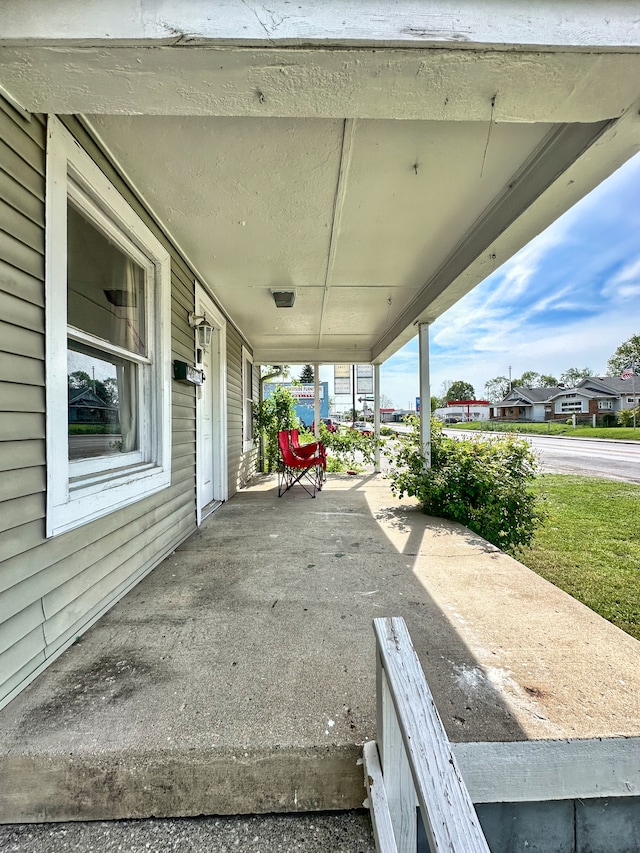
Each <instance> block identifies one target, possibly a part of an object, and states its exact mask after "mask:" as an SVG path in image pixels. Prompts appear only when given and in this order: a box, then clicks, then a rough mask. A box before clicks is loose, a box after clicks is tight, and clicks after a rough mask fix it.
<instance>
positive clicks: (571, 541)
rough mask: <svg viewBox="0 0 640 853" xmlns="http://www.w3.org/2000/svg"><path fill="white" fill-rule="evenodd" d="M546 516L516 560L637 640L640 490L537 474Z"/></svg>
mask: <svg viewBox="0 0 640 853" xmlns="http://www.w3.org/2000/svg"><path fill="white" fill-rule="evenodd" d="M534 488H535V490H536V491H537V492H538V493H539V494H541V495H542V496H543V497H544V499H545V505H546V508H547V511H548V513H549V517H548V519H547V522H546V524H545V525H544V526H542V527H540V528H539V529H538V532H537V533H536V538H535V540H534V542H533V545H532V546H531V547H530V548H525V549H524V550H523V551H522V552H521V553H520V554H519V555H518V559H519V560H520V561H521V562H522V563H524V564H525V565H526V566H528V567H529V568H530V569H533V571H534V572H536V573H537V574H539V575H541V576H542V577H544V578H546V579H547V580H549V581H551V583H553V584H555V585H556V586H558V587H560V589H563V590H565V592H568V593H569V594H570V595H572V596H574V598H577V599H578V600H579V601H582V602H583V603H584V604H586V605H587V607H590V608H591V609H592V610H595V612H596V613H599V614H600V615H601V616H604V618H605V619H608V620H609V621H610V622H613V624H614V625H617V626H618V627H619V628H622V630H623V631H626V632H627V634H631V636H632V637H636V639H638V640H640V485H634V484H631V483H619V482H614V481H612V480H601V479H597V478H594V477H577V476H576V477H574V476H567V475H564V474H544V475H540V476H539V477H538V478H537V480H536V482H535V484H534Z"/></svg>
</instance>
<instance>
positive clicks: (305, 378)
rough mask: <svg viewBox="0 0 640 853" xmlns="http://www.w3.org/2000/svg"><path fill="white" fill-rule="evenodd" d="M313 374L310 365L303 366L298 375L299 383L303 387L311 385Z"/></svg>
mask: <svg viewBox="0 0 640 853" xmlns="http://www.w3.org/2000/svg"><path fill="white" fill-rule="evenodd" d="M314 378H315V374H314V372H313V365H312V364H305V365H304V367H303V368H302V372H301V373H300V382H302V384H303V385H311V384H312V383H313V381H314Z"/></svg>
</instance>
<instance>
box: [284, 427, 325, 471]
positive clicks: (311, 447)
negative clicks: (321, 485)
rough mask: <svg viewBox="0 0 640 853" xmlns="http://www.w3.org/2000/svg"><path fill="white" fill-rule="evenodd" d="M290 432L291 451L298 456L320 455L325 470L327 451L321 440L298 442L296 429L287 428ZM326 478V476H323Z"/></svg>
mask: <svg viewBox="0 0 640 853" xmlns="http://www.w3.org/2000/svg"><path fill="white" fill-rule="evenodd" d="M289 432H290V434H291V447H292V448H293V452H294V453H295V454H296V455H298V456H314V455H315V456H320V457H321V459H322V470H323V472H326V470H327V451H326V448H325V446H324V444H323V443H322V442H321V441H309V442H308V443H307V444H300V439H299V435H298V430H297V429H292V430H289ZM323 480H326V476H323Z"/></svg>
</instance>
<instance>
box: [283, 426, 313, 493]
mask: <svg viewBox="0 0 640 853" xmlns="http://www.w3.org/2000/svg"><path fill="white" fill-rule="evenodd" d="M278 446H279V448H280V465H279V468H278V497H279V498H280V497H282V495H283V494H284V493H285V492H288V491H289V489H290V488H291V487H292V486H295V484H296V483H299V484H300V485H301V486H302V488H303V489H304V490H305V492H306V493H307V494H308V495H310V496H311V497H312V498H315V496H316V492H317V491H319V490H320V489H321V488H322V476H323V471H324V469H323V461H324V460H323V458H322V456H321V455H320V454H319V453H313V454H310V455H308V456H301V455H299V454H298V453H296V452H295V451H294V448H293V447H292V445H291V432H290V430H281V431H280V432H279V433H278Z"/></svg>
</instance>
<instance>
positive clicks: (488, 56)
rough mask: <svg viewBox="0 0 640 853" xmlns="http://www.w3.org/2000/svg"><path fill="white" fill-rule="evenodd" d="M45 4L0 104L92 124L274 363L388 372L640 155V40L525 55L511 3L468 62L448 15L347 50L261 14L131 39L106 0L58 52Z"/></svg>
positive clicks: (6, 51) (239, 7)
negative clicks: (379, 367) (425, 332)
mask: <svg viewBox="0 0 640 853" xmlns="http://www.w3.org/2000/svg"><path fill="white" fill-rule="evenodd" d="M10 5H13V4H10ZM37 5H38V4H37V3H23V4H22V5H20V4H16V5H15V9H16V10H17V11H16V12H15V14H14V18H13V21H12V24H13V26H9V27H8V28H7V31H6V32H5V35H4V38H0V85H1V86H2V87H3V88H4V89H5V91H6V92H7V93H8V94H9V95H11V96H12V97H13V98H14V99H15V100H16V101H17V102H18V103H19V104H20V105H22V106H23V107H25V108H26V109H28V110H30V111H34V112H55V113H61V114H64V113H80V114H82V115H84V116H85V117H86V121H87V123H88V125H89V126H90V128H91V130H92V131H93V132H94V133H95V134H96V135H97V136H98V137H99V139H100V140H101V141H102V143H103V144H104V146H105V147H106V148H107V150H108V151H109V152H110V154H111V156H112V157H113V159H114V160H115V161H116V163H117V164H118V165H119V167H120V168H121V169H122V170H123V172H124V173H125V174H126V176H127V177H128V178H129V180H130V181H131V182H132V183H133V185H134V186H135V187H136V188H137V190H138V191H139V192H140V194H141V195H142V196H143V197H144V199H145V201H146V202H147V203H148V204H149V206H150V207H151V208H152V209H153V211H154V212H155V214H156V215H157V217H158V219H159V221H160V222H161V223H162V225H163V226H164V227H165V229H166V230H167V232H168V233H169V234H170V235H171V236H172V238H173V239H174V240H175V241H176V242H177V244H178V245H179V246H180V247H181V249H182V250H183V251H184V253H185V254H186V256H187V258H188V259H189V261H190V262H191V263H192V265H193V266H194V268H195V269H196V270H197V273H198V276H199V278H200V279H201V280H202V282H203V283H204V284H205V285H206V286H207V287H208V288H209V289H210V290H211V291H212V293H213V294H214V296H215V297H216V298H217V299H218V301H219V302H220V304H221V306H222V307H223V309H224V310H225V311H226V312H227V314H228V315H229V316H230V317H231V318H232V319H233V321H234V322H236V323H237V325H238V326H239V327H240V328H241V330H242V332H243V333H244V334H245V336H246V337H247V339H248V341H249V343H250V344H251V345H252V346H253V347H254V351H255V356H256V360H258V361H262V362H264V363H279V362H282V361H287V362H294V363H298V362H303V363H306V362H315V361H319V362H332V361H370V360H371V361H377V362H380V361H383V360H384V359H385V358H387V357H388V356H389V355H390V354H392V353H393V352H394V351H395V350H396V349H398V348H399V347H400V346H402V344H404V343H405V342H406V341H407V340H409V339H410V338H411V337H412V336H413V334H415V332H416V330H417V329H416V323H418V322H430V321H432V320H433V319H435V318H436V317H437V316H439V315H440V314H441V313H442V312H443V311H444V310H446V308H447V307H449V306H450V305H451V304H453V302H455V301H456V300H457V299H458V298H460V296H462V295H463V294H464V293H466V292H467V291H468V290H470V289H471V288H472V287H473V286H474V285H475V284H477V283H478V282H479V281H480V280H482V279H483V278H484V277H485V276H486V275H487V274H489V273H490V272H491V271H492V270H493V269H495V268H496V267H497V266H499V265H500V264H501V263H503V262H504V261H505V260H506V259H507V258H508V257H509V256H510V255H511V254H512V253H513V252H514V251H516V250H517V249H518V248H520V246H522V245H524V243H526V242H527V241H528V240H529V239H531V238H532V237H533V236H535V234H537V233H538V232H539V231H540V230H542V229H543V228H544V227H545V226H546V225H548V224H549V223H550V222H552V221H553V220H554V219H555V218H556V217H557V216H558V215H560V214H561V213H562V212H563V211H564V210H566V209H567V208H568V207H569V206H571V205H572V204H573V203H575V201H577V200H578V199H579V198H580V197H581V196H582V195H584V194H585V193H586V192H588V191H589V190H590V189H591V188H592V187H593V186H595V185H596V184H597V183H599V182H600V181H601V180H602V179H603V178H604V177H606V176H607V175H608V174H610V173H611V172H612V171H613V170H614V169H615V168H617V166H619V165H620V164H621V163H622V162H624V161H625V160H626V159H628V158H629V157H630V156H632V155H633V154H634V153H635V152H636V151H637V150H638V149H639V148H640V119H639V117H638V103H637V100H638V98H639V96H640V82H639V81H640V64H639V62H640V56H639V55H638V53H637V49H638V44H637V42H638V36H637V34H634V32H635V31H634V30H633V27H634V26H635V25H633V24H632V23H631V22H629V27H627V28H626V29H625V28H621V27H618V29H619V30H620V33H618V32H617V30H616V35H615V39H616V43H615V44H609V43H607V44H606V45H605V47H604V48H602V47H600V48H596V47H595V45H594V43H593V42H598V43H601V42H602V39H603V37H604V36H603V35H602V28H600V29H599V30H598V28H597V27H596V26H595V23H594V26H593V27H592V29H591V31H590V33H591V36H590V37H589V38H586V39H585V38H584V37H583V38H582V41H581V42H579V41H578V40H576V41H575V43H569V42H570V38H569V36H567V42H568V43H567V46H566V47H561V46H558V45H557V44H556V43H555V41H554V40H553V39H549V43H548V44H546V45H545V46H544V48H543V49H540V48H532V47H531V46H529V48H528V49H527V50H524V49H523V42H522V40H521V41H520V42H519V43H516V39H518V38H520V39H522V36H518V33H519V32H520V30H521V29H522V25H523V20H524V18H525V17H526V15H525V9H524V4H522V3H517V2H514V3H513V4H512V5H513V6H514V8H515V7H522V8H520V9H519V11H518V14H517V15H515V16H514V22H515V23H514V27H513V28H512V29H513V32H512V34H511V39H512V40H513V46H515V47H517V48H519V49H517V50H508V49H507V45H508V44H509V36H508V29H509V28H508V26H507V24H508V22H507V24H504V22H503V24H504V26H503V27H502V33H501V35H502V41H501V44H500V45H499V46H497V45H487V44H484V45H480V44H470V43H469V41H467V40H465V39H462V40H461V39H459V38H456V36H455V35H454V34H452V36H451V38H450V39H448V40H447V39H446V38H445V37H444V35H443V33H444V29H443V27H445V29H446V26H445V24H446V21H447V20H449V18H447V16H446V15H445V16H444V17H442V18H440V19H438V20H439V26H440V29H439V30H438V34H437V36H436V35H433V34H432V35H433V38H432V39H431V40H430V42H429V43H428V44H426V45H425V38H426V36H425V35H424V32H426V30H425V29H424V26H423V27H422V30H420V32H421V33H422V35H420V34H418V35H416V33H417V32H418V30H415V32H413V34H412V29H411V26H410V24H411V23H412V19H411V16H413V17H414V18H415V17H416V16H419V15H420V14H422V19H424V12H420V9H421V4H409V6H410V7H411V10H410V12H411V14H409V13H407V15H408V17H407V20H403V21H400V20H398V21H396V22H395V23H394V21H393V20H391V18H389V16H388V15H387V13H386V12H385V13H384V14H382V13H381V14H382V17H380V18H375V20H374V22H373V23H371V25H370V28H369V31H368V32H367V26H366V22H365V19H364V18H362V20H360V18H358V26H360V29H361V32H360V35H361V37H360V38H359V39H358V38H355V36H354V32H353V28H354V26H355V24H353V23H352V25H351V26H350V27H347V30H348V31H349V35H348V37H345V39H344V40H342V41H341V39H340V37H339V36H338V35H337V34H336V32H335V31H334V30H335V28H333V25H332V22H329V23H326V22H325V25H324V29H323V25H322V22H321V21H319V20H318V19H315V20H311V19H313V16H314V14H315V13H314V12H313V11H311V12H303V13H300V14H299V17H300V19H301V20H300V21H298V23H297V24H295V23H293V22H292V20H291V19H287V23H286V24H283V27H284V29H285V30H286V35H285V36H284V37H283V41H282V43H280V42H278V41H277V39H276V40H274V33H273V32H267V30H268V29H269V27H270V26H271V24H273V25H274V26H275V23H274V22H276V20H277V16H276V17H273V19H272V20H271V19H270V20H271V24H269V26H267V28H266V29H265V26H264V24H265V21H261V23H260V25H259V26H257V27H256V20H258V19H259V18H260V15H261V14H262V13H263V12H264V8H263V7H255V8H253V7H252V4H247V3H235V2H230V3H228V4H226V6H225V8H227V9H228V10H232V14H231V13H230V14H229V16H228V18H227V19H226V23H225V25H224V26H223V25H222V24H221V23H220V20H221V19H224V18H225V14H224V12H222V13H220V14H219V15H218V18H217V19H216V24H215V26H213V25H212V24H211V18H206V19H205V18H202V16H200V17H198V15H194V14H193V10H194V9H195V8H196V7H194V6H193V4H187V3H182V2H176V3H174V4H170V5H171V8H169V5H167V4H160V6H162V9H161V12H162V16H161V17H159V14H160V12H159V11H158V10H159V8H160V6H159V5H158V3H153V2H150V0H141V2H140V3H139V4H135V5H136V7H138V6H140V8H141V9H142V10H143V12H144V11H145V10H146V12H147V15H146V17H145V15H144V14H142V15H141V16H140V18H139V19H136V20H135V21H134V20H133V18H127V17H126V15H125V8H129V7H130V4H128V3H127V2H125V0H118V3H117V4H114V6H113V13H112V14H111V15H107V18H108V19H109V20H106V19H105V14H106V13H105V12H104V7H101V9H102V11H101V12H100V14H99V15H96V16H95V17H94V18H91V17H88V15H89V12H90V10H91V8H93V7H94V3H93V2H91V0H87V2H86V3H84V4H81V5H82V10H81V12H80V14H77V12H78V9H77V8H76V6H75V5H74V4H72V5H74V9H76V14H77V16H76V18H73V19H71V22H70V23H68V24H66V25H64V23H63V20H62V19H61V18H59V17H58V16H56V15H54V16H53V17H52V19H51V21H52V23H51V28H50V31H49V32H47V27H46V24H43V23H42V21H43V20H44V19H40V18H37V17H36V16H34V15H33V14H32V16H31V18H30V17H29V15H27V14H25V13H24V9H25V7H27V8H28V7H29V6H31V7H32V10H33V9H34V8H35V7H37ZM62 5H65V4H62ZM66 5H68V4H66ZM275 5H276V6H278V3H276V4H275ZM285 5H286V4H285ZM329 5H331V4H329ZM357 5H358V6H359V7H360V6H362V7H363V8H364V5H366V4H362V3H360V4H357ZM369 5H371V4H369ZM374 5H376V4H374ZM441 5H442V4H441ZM444 5H447V8H448V9H449V10H450V7H451V6H452V4H451V3H448V4H444ZM454 5H455V4H454ZM467 5H468V4H467ZM489 5H490V4H489ZM574 5H576V9H577V8H578V7H580V8H582V7H584V8H585V9H587V7H588V5H589V4H584V3H583V4H581V3H578V4H574ZM97 8H99V7H96V9H97ZM198 8H199V7H198ZM298 8H299V9H302V7H298ZM376 8H379V11H380V10H381V9H382V7H381V6H380V4H378V5H377V6H376ZM385 8H386V7H385ZM550 8H551V7H550ZM48 9H50V6H49V7H48ZM243 9H244V12H243ZM88 10H89V11H88ZM189 10H191V17H190V18H189ZM94 11H95V9H94ZM151 11H153V12H154V14H151ZM283 11H284V9H283ZM334 11H336V12H337V10H334ZM245 12H247V13H249V18H251V21H249V22H248V23H244V24H241V23H240V21H241V20H242V21H245V22H246V21H248V18H247V17H246V16H245ZM574 12H575V10H574ZM172 14H173V15H174V24H175V27H174V29H175V31H176V33H178V32H182V33H183V35H184V28H185V25H186V23H187V22H189V23H190V25H191V27H190V30H189V38H188V39H185V38H184V37H183V38H178V37H177V36H176V40H175V43H171V41H170V39H169V40H168V36H167V26H173V25H172V24H171V20H170V19H171V15H172ZM272 14H273V15H275V12H274V13H272ZM447 14H448V13H447ZM585 14H586V12H585ZM461 15H463V12H461ZM523 15H524V17H523ZM256 16H257V17H256ZM236 18H237V20H236ZM302 18H304V19H305V20H304V23H301V21H302ZM596 18H597V16H595V17H593V18H592V20H593V21H594V22H595V21H596ZM283 20H284V19H283ZM598 20H599V19H598ZM327 21H329V19H328V18H327ZM481 21H482V16H480V17H478V16H476V17H475V18H474V20H473V21H471V22H470V27H471V29H470V30H469V32H471V31H472V29H473V27H479V28H480V29H481V28H482V24H481ZM167 22H169V23H167ZM207 22H209V23H207ZM267 23H269V22H267ZM414 23H415V21H414ZM458 23H459V21H458ZM583 23H584V22H583ZM423 24H424V20H423ZM472 25H473V26H472ZM296 26H297V27H298V31H299V35H300V37H301V39H302V41H304V45H301V44H298V43H296V39H295V38H293V35H292V33H294V32H296ZM345 26H346V25H345ZM452 26H453V25H452ZM562 26H563V27H564V28H565V30H567V31H571V30H572V28H573V31H574V32H576V33H577V32H578V31H580V32H581V33H582V36H584V32H585V30H584V27H583V28H582V29H580V26H579V25H578V23H577V22H575V21H574V22H572V21H571V20H569V19H567V18H563V20H562ZM394 27H395V29H394ZM216 28H217V29H216ZM234 28H235V30H234ZM243 28H244V29H245V30H246V31H247V33H250V36H248V35H247V36H246V38H247V40H246V41H243V32H244V30H243ZM247 28H248V30H247ZM275 29H277V27H275ZM453 29H455V28H453ZM636 29H637V27H636ZM374 30H375V32H374ZM378 30H379V31H380V32H378ZM233 32H237V33H238V38H237V39H233V38H231V34H232V33H233ZM394 32H395V33H396V38H394V37H393V34H394ZM457 32H458V35H459V34H460V28H459V27H458V30H457ZM531 32H532V33H534V34H536V35H537V32H538V31H536V29H535V27H533V28H532V29H531ZM221 33H222V35H221ZM376 33H377V35H376ZM382 33H384V36H383V35H381V34H382ZM29 34H31V37H30V36H29ZM609 34H610V35H611V34H612V31H609ZM625 39H626V41H625ZM460 41H463V42H464V44H463V46H462V47H460V45H459V44H456V42H460ZM443 42H444V43H443ZM309 44H314V45H315V46H314V47H312V48H310V47H309ZM317 45H321V47H318V46H317ZM354 45H357V46H354ZM390 45H392V46H390ZM407 46H409V49H407ZM578 48H579V49H578ZM594 143H595V144H594ZM272 289H294V290H295V291H296V302H295V305H294V307H293V308H291V309H276V307H275V305H274V302H273V299H272V297H271V293H270V291H271V290H272Z"/></svg>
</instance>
